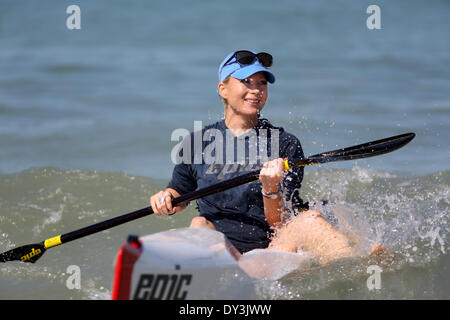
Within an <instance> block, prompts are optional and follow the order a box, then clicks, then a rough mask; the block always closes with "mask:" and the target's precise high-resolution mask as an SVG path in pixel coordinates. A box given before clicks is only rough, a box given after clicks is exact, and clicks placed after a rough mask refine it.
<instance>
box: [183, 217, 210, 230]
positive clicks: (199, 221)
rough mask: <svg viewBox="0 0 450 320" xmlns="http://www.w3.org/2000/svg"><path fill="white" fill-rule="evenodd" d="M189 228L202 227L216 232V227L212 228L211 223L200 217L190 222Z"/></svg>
mask: <svg viewBox="0 0 450 320" xmlns="http://www.w3.org/2000/svg"><path fill="white" fill-rule="evenodd" d="M189 227H202V228H208V229H211V230H216V227H214V225H213V224H212V222H211V221H209V220H207V219H206V218H205V217H200V216H199V217H195V218H193V219H192V220H191V225H190V226H189Z"/></svg>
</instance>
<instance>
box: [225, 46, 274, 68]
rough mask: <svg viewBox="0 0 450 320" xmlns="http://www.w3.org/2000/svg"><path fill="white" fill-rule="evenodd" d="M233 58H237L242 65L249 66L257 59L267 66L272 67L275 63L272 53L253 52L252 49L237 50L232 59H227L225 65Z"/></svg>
mask: <svg viewBox="0 0 450 320" xmlns="http://www.w3.org/2000/svg"><path fill="white" fill-rule="evenodd" d="M233 58H236V61H237V63H239V64H240V65H241V66H247V65H250V64H252V63H253V62H255V59H258V61H259V62H260V63H261V64H262V65H263V66H264V67H266V68H270V67H271V66H272V63H273V58H272V55H270V54H268V53H267V52H260V53H256V54H255V53H253V52H251V51H247V50H240V51H236V52H235V53H234V54H233V55H232V56H231V57H230V59H228V60H227V62H225V63H224V66H226V65H227V64H228V62H230V61H231V60H232V59H233Z"/></svg>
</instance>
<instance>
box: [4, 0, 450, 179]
mask: <svg viewBox="0 0 450 320" xmlns="http://www.w3.org/2000/svg"><path fill="white" fill-rule="evenodd" d="M70 4H78V5H79V6H80V9H81V30H68V29H67V27H66V19H67V18H68V16H69V15H68V14H66V12H65V11H66V8H67V6H69V5H70ZM369 4H378V5H379V7H380V9H381V27H382V29H381V30H369V29H368V28H367V27H366V19H367V17H368V16H369V15H368V14H367V13H366V9H367V7H368V6H369ZM449 13H450V4H449V3H448V2H447V1H432V2H430V3H426V4H425V3H423V2H421V1H395V2H394V3H393V2H391V1H375V2H373V1H371V2H369V1H362V2H361V1H360V2H358V4H355V2H354V1H335V2H333V3H330V2H325V1H302V2H298V1H286V0H285V1H279V2H277V3H276V5H275V4H273V3H272V2H259V3H257V4H256V3H250V2H249V3H240V2H237V3H233V2H208V3H205V2H204V1H190V2H189V3H186V2H185V1H167V2H163V1H151V2H149V1H132V2H130V3H129V2H123V1H95V2H93V1H69V2H66V1H45V2H42V3H41V2H34V1H26V2H19V3H17V2H16V1H2V2H1V4H0V150H1V151H2V152H1V153H0V172H3V173H11V172H17V171H20V170H23V169H27V168H29V167H33V166H47V165H52V166H56V167H61V168H67V169H72V168H89V169H101V170H111V171H124V172H127V173H133V174H139V175H145V176H150V177H154V178H161V179H165V178H168V177H170V172H171V169H172V167H171V163H170V158H169V156H170V151H171V149H172V148H173V146H174V145H175V142H172V141H170V134H171V132H172V131H173V130H175V129H176V128H186V129H189V130H192V129H193V121H194V120H202V121H203V122H204V123H205V124H207V123H211V122H214V121H216V120H218V119H221V117H222V111H223V107H222V104H221V102H220V100H219V99H218V97H217V94H216V85H217V67H218V65H219V63H220V61H221V60H222V59H223V57H224V56H225V55H226V54H227V53H228V52H230V51H233V50H235V49H244V48H249V49H253V50H256V51H259V50H266V51H268V52H271V53H272V54H273V55H274V57H275V63H274V66H273V72H274V74H275V75H276V77H277V82H276V83H275V84H274V85H273V86H270V89H269V90H270V92H269V101H268V103H267V104H266V107H265V110H264V111H263V115H264V116H265V117H268V118H269V119H270V120H271V121H272V122H273V123H275V124H277V125H281V126H283V127H285V128H286V129H287V130H289V131H291V132H292V133H294V134H296V135H297V136H298V137H299V138H300V139H301V141H302V144H303V147H304V150H305V153H306V154H314V153H318V152H322V151H327V150H331V149H335V148H336V147H346V146H350V145H354V144H356V143H362V142H366V141H370V140H374V139H378V138H383V137H387V136H391V135H395V134H399V133H404V132H410V131H413V132H416V133H417V138H416V139H415V140H414V141H413V143H411V145H409V146H408V147H405V148H404V149H402V150H401V151H398V152H396V153H392V154H390V155H387V156H383V157H379V158H373V159H370V160H364V161H361V162H360V163H358V165H361V166H370V167H375V168H382V169H386V170H388V171H395V172H400V173H404V174H407V175H420V174H426V173H433V172H436V171H440V170H446V169H449V165H448V163H449V161H448V158H449V152H450V150H449V148H448V143H446V142H447V141H446V140H447V137H448V136H449V133H450V117H449V114H450V90H449V88H450V55H449V52H450V41H449V40H448V32H449V31H450V22H449V21H448V14H449ZM168 162H169V164H168ZM352 165H354V164H347V163H340V164H336V165H334V164H332V165H331V166H337V167H351V166H352Z"/></svg>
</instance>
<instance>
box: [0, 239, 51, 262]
mask: <svg viewBox="0 0 450 320" xmlns="http://www.w3.org/2000/svg"><path fill="white" fill-rule="evenodd" d="M44 252H45V247H44V242H41V243H34V244H27V245H25V246H21V247H18V248H14V249H11V250H9V251H6V252H3V253H2V254H0V262H6V261H16V260H17V261H22V262H31V263H35V262H36V261H37V260H38V259H39V258H40V257H41V256H42V255H43V254H44Z"/></svg>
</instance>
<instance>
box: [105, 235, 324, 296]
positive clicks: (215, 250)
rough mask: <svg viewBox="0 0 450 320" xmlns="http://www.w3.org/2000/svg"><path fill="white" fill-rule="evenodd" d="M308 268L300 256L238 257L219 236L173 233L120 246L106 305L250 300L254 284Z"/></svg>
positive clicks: (308, 260)
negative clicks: (120, 301)
mask: <svg viewBox="0 0 450 320" xmlns="http://www.w3.org/2000/svg"><path fill="white" fill-rule="evenodd" d="M314 264H315V259H314V257H313V256H311V255H309V254H306V253H287V252H280V251H273V250H267V249H256V250H252V251H250V252H247V253H245V254H244V255H241V254H240V253H239V252H238V251H237V250H236V248H234V247H233V245H231V243H230V242H229V241H228V240H227V239H226V237H225V236H224V235H223V234H222V233H220V232H217V231H213V230H210V229H206V228H180V229H174V230H169V231H164V232H159V233H155V234H152V235H147V236H144V237H140V238H137V237H135V238H131V239H129V241H128V242H127V243H125V244H124V245H122V247H121V248H120V250H119V252H118V254H117V257H116V263H115V270H114V280H113V290H112V299H114V300H115V299H137V300H154V299H156V300H181V299H196V300H197V299H216V300H222V299H227V300H229V299H252V298H254V294H255V293H254V291H255V290H254V289H255V287H254V286H255V281H257V280H258V279H267V280H277V279H280V278H281V277H283V276H285V275H287V274H289V273H290V272H292V271H295V270H299V269H303V268H308V267H311V266H312V265H314Z"/></svg>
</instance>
